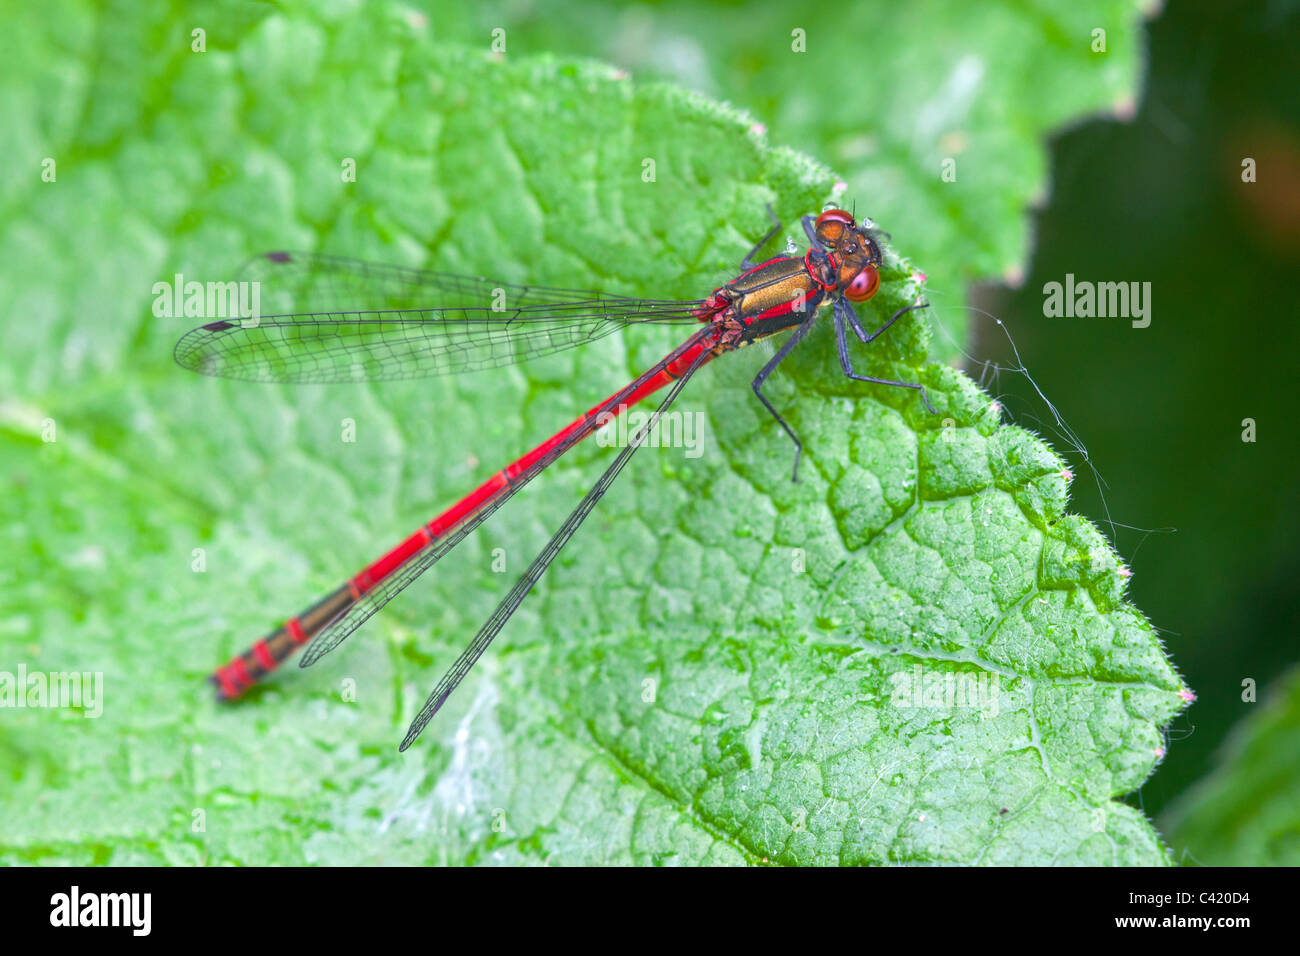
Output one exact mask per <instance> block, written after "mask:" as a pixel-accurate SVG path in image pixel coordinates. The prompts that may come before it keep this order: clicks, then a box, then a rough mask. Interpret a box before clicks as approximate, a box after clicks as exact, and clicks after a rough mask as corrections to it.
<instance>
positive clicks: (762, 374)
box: [753, 311, 817, 481]
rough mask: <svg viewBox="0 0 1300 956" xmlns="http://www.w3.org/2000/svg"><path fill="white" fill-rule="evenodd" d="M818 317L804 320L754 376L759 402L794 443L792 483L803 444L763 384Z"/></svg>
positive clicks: (796, 473)
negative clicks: (764, 389)
mask: <svg viewBox="0 0 1300 956" xmlns="http://www.w3.org/2000/svg"><path fill="white" fill-rule="evenodd" d="M816 317H817V313H816V311H814V312H813V313H812V314H811V315H809V316H808V318H806V319H804V320H803V323H802V324H801V325H800V326H799V327H798V328H796V329H795V330H794V333H793V334H792V335H791V336H790V337H789V338H788V339H786V341H785V344H784V345H782V346H781V348H780V349H779V350H778V351H777V353H776V354H775V355H773V356H772V361H770V362H768V363H767V364H766V365H764V366H763V368H762V369H761V370H760V371H759V373H758V374H757V375H755V376H754V383H753V384H754V394H755V395H757V396H758V400H759V401H760V402H762V403H763V404H764V406H766V407H767V410H768V411H769V412H771V413H772V417H773V418H775V419H776V420H777V422H779V423H780V425H781V427H782V428H784V429H785V433H786V434H787V435H789V436H790V440H791V441H793V442H794V473H793V476H792V478H791V480H792V481H798V480H799V456H800V455H802V454H803V442H801V441H800V440H799V436H798V435H796V434H795V433H794V429H793V428H791V427H790V424H789V422H787V421H786V420H785V419H784V418H782V417H781V413H780V412H778V411H777V410H776V409H775V408H773V407H772V403H771V402H769V401H768V400H767V396H766V395H764V394H763V383H764V382H766V381H767V377H768V376H769V375H771V374H772V373H773V372H774V371H776V367H777V366H778V365H780V364H781V363H782V362H783V361H784V360H785V357H786V356H787V355H789V354H790V353H791V352H793V351H794V347H795V346H796V345H798V344H799V342H800V340H801V339H802V338H803V337H804V336H805V335H807V334H808V331H809V330H810V329H811V328H812V326H813V320H814V319H815V318H816Z"/></svg>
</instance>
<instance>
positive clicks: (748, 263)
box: [740, 203, 781, 272]
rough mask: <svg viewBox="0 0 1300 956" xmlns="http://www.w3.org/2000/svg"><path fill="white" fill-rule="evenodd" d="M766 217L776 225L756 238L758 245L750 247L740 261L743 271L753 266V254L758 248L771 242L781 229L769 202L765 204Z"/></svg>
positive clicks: (756, 252)
mask: <svg viewBox="0 0 1300 956" xmlns="http://www.w3.org/2000/svg"><path fill="white" fill-rule="evenodd" d="M767 218H768V219H771V220H772V221H773V222H774V223H776V225H775V226H773V227H772V228H771V230H770V231H769V232H768V234H767V235H766V236H764V237H763V238H762V239H760V240H758V245H756V246H754V248H753V249H750V250H749V254H748V255H746V256H745V258H744V259H743V260H742V261H741V263H740V268H741V269H742V270H743V271H745V272H748V271H749V270H750V269H752V268H754V262H753V259H754V256H756V255H758V250H759V249H762V248H763V247H764V246H765V245H767V244H768V243H769V242H771V241H772V237H773V236H775V235H776V234H777V233H778V232H780V231H781V220H780V219H777V218H776V213H774V212H772V204H771V203H768V204H767Z"/></svg>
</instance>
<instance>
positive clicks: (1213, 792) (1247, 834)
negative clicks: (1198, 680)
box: [1162, 668, 1300, 866]
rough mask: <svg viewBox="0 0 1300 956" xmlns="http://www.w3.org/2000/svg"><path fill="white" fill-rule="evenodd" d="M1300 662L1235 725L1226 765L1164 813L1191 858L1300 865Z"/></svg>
mask: <svg viewBox="0 0 1300 956" xmlns="http://www.w3.org/2000/svg"><path fill="white" fill-rule="evenodd" d="M1297 740H1300V668H1293V669H1292V670H1291V672H1290V673H1289V674H1288V675H1287V676H1286V677H1284V678H1283V679H1282V680H1281V681H1279V682H1278V685H1277V686H1276V687H1270V688H1269V689H1268V690H1267V691H1265V693H1264V694H1263V696H1262V698H1261V700H1260V703H1259V705H1258V709H1257V710H1255V711H1254V712H1253V713H1251V714H1250V716H1248V717H1245V718H1243V719H1242V720H1241V721H1239V722H1238V723H1237V725H1236V726H1235V727H1234V729H1233V731H1232V734H1231V736H1230V737H1229V738H1228V740H1227V741H1226V742H1225V743H1224V746H1223V751H1222V753H1221V754H1220V757H1219V762H1218V766H1216V767H1215V768H1214V770H1213V771H1211V772H1210V774H1209V775H1208V776H1206V778H1205V779H1204V780H1203V781H1201V782H1200V783H1199V784H1197V785H1196V786H1195V787H1194V788H1192V789H1191V790H1189V791H1187V793H1185V794H1184V795H1183V797H1182V798H1181V799H1180V800H1179V801H1178V802H1177V803H1176V804H1175V805H1174V806H1172V807H1170V809H1169V811H1168V814H1167V815H1166V816H1165V817H1162V820H1163V821H1164V822H1165V823H1166V825H1167V830H1168V833H1169V834H1170V843H1171V844H1172V845H1173V847H1174V849H1175V851H1176V852H1179V853H1185V854H1186V858H1185V859H1184V862H1187V863H1198V864H1201V865H1204V866H1297V865H1300V747H1297V746H1296V741H1297Z"/></svg>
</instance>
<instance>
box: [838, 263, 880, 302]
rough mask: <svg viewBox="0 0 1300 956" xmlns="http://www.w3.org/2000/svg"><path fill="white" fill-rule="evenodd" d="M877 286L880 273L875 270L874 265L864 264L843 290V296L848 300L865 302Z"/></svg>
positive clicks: (878, 286)
mask: <svg viewBox="0 0 1300 956" xmlns="http://www.w3.org/2000/svg"><path fill="white" fill-rule="evenodd" d="M879 288H880V273H879V272H877V271H876V267H875V266H864V267H863V269H862V271H861V272H859V273H858V274H857V275H856V276H854V277H853V281H852V282H850V283H849V286H848V288H847V289H845V290H844V297H845V298H846V299H848V300H849V301H850V302H866V301H867V300H868V299H870V298H871V297H872V296H873V295H875V294H876V290H877V289H879Z"/></svg>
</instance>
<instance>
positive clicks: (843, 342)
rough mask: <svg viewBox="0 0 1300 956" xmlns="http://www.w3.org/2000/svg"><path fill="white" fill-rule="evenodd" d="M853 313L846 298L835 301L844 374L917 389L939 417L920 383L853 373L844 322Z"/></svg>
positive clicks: (882, 328) (891, 321)
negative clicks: (847, 315)
mask: <svg viewBox="0 0 1300 956" xmlns="http://www.w3.org/2000/svg"><path fill="white" fill-rule="evenodd" d="M841 305H842V306H843V308H841ZM913 308H916V306H908V309H913ZM908 309H900V310H899V311H898V312H895V313H894V317H893V318H892V319H890V320H889V321H888V322H886V323H885V324H884V325H883V326H881V327H880V328H879V329H878V330H877V331H876V332H875V333H874V334H873V335H872V336H871V338H873V339H874V338H875V337H876V336H877V335H879V334H880V333H881V332H883V331H885V329H887V328H889V327H890V325H892V324H893V323H894V321H895V320H897V318H898V317H899V316H900V315H902V314H903V313H904V312H906V311H907V310H908ZM852 311H853V308H852V307H851V306H850V305H849V304H848V302H847V301H846V300H845V299H844V298H842V297H841V298H839V299H836V300H835V345H836V348H838V349H839V353H840V368H841V369H843V370H844V374H845V375H847V376H848V377H849V378H851V379H853V380H854V381H855V382H872V383H874V384H876V385H897V386H898V387H899V388H914V389H917V390H918V391H919V392H920V393H921V401H923V402H925V407H926V408H927V409H929V411H930V414H931V415H937V414H938V412H936V411H935V410H934V406H933V405H931V404H930V399H929V396H927V395H926V394H925V386H924V385H922V384H921V383H920V382H895V381H894V380H893V379H888V378H872V377H871V376H870V375H859V374H858V373H857V372H855V371H853V365H852V363H850V362H849V342H848V339H847V338H846V337H845V332H844V322H845V316H844V313H845V312H849V313H851V312H852ZM863 341H870V339H864V340H863Z"/></svg>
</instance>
